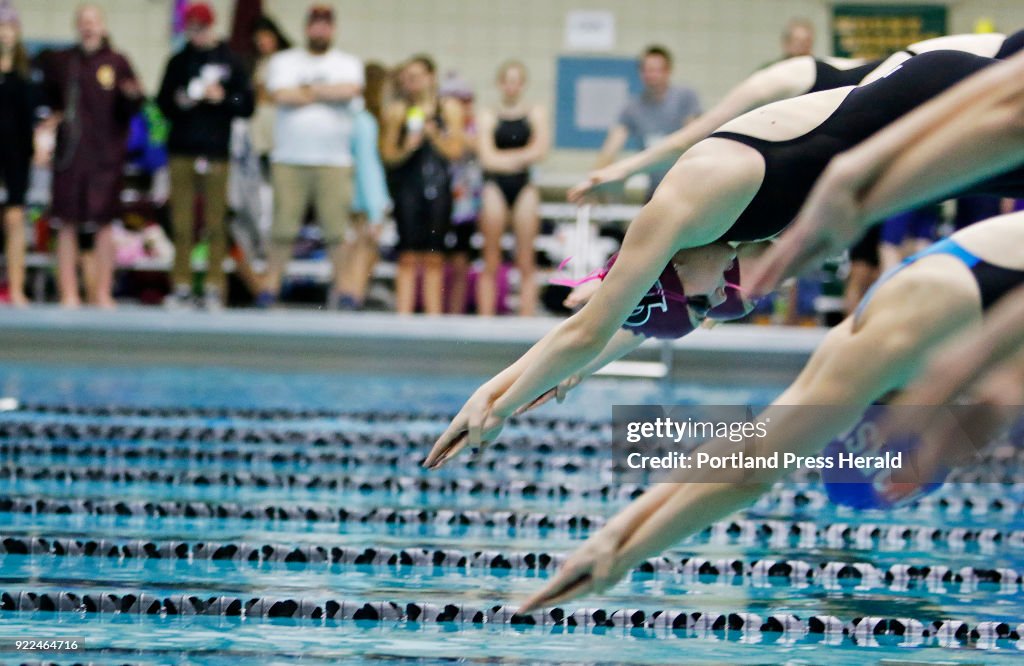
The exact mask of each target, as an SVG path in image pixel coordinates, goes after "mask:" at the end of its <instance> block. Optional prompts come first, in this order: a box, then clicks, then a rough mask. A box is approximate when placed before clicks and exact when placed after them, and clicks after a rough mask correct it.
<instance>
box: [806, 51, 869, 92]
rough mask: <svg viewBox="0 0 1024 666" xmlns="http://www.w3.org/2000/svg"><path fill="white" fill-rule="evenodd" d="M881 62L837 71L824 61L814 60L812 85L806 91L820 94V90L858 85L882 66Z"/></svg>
mask: <svg viewBox="0 0 1024 666" xmlns="http://www.w3.org/2000/svg"><path fill="white" fill-rule="evenodd" d="M882 62H883V61H882V60H872V61H871V62H866V63H864V64H863V65H858V66H856V67H851V68H850V69H839V68H838V67H833V66H832V65H830V64H828V63H827V62H825V61H824V60H818V59H817V58H815V59H814V67H815V74H814V85H813V86H811V89H810V90H808V91H807V92H808V93H813V92H820V91H822V90H834V89H836V88H845V87H846V86H856V85H860V82H861V81H863V80H864V78H865V77H866V76H867V75H868V74H870V73H871V72H873V71H875V70H876V69H877V68H878V66H879V65H881V64H882Z"/></svg>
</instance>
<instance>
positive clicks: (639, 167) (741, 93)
mask: <svg viewBox="0 0 1024 666" xmlns="http://www.w3.org/2000/svg"><path fill="white" fill-rule="evenodd" d="M813 84H814V59H813V58H810V57H808V56H804V57H799V58H790V59H789V60H784V61H783V62H780V63H777V64H775V65H772V66H771V67H767V68H765V69H763V70H761V71H759V72H756V73H755V74H752V75H751V76H750V77H749V78H747V79H746V80H745V81H743V82H742V83H740V84H739V85H738V86H736V87H735V88H733V89H732V90H731V91H729V93H727V94H726V96H725V97H724V98H723V99H722V101H720V102H719V103H718V104H716V105H715V106H714V107H712V108H711V109H709V110H708V111H707V112H705V113H704V114H702V115H700V116H697V117H696V118H694V119H693V120H692V121H690V122H689V123H687V124H686V125H685V126H684V127H682V128H681V129H678V130H676V131H675V132H673V133H672V134H670V135H668V136H667V137H665V138H664V139H662V140H661V141H659V142H658V143H656V144H655V145H653V146H650V147H649V148H647V149H646V150H643V151H641V152H639V153H637V154H635V155H631V156H630V157H627V158H624V159H621V160H619V161H617V162H615V163H611V161H612V157H614V153H612V154H611V156H609V157H607V158H605V157H604V156H605V155H606V154H607V151H605V150H602V153H601V154H602V159H600V160H598V167H599V168H598V170H597V171H594V172H592V173H591V174H590V175H589V177H588V178H587V180H585V181H583V182H582V183H580V184H579V185H576V186H575V187H574V188H572V189H571V190H569V193H568V198H569V200H570V201H578V200H579V199H580V198H581V197H582V196H583V195H584V194H586V193H587V192H589V191H590V190H591V189H593V188H594V187H596V186H598V185H603V184H605V183H613V182H617V181H620V180H624V179H626V178H628V177H629V176H631V175H633V174H635V173H643V172H645V171H648V170H650V169H653V168H654V167H656V166H658V165H660V164H663V163H664V162H666V161H669V160H674V159H677V158H678V157H679V156H680V155H681V154H683V153H684V152H686V151H687V150H689V149H690V148H692V147H693V146H695V145H696V144H697V143H698V142H700V141H702V140H703V139H706V138H707V137H708V136H709V135H710V134H711V133H712V132H714V131H715V130H717V129H718V128H719V127H721V126H722V125H724V124H725V123H727V122H729V121H730V120H732V119H733V118H736V117H737V116H740V115H743V114H744V113H746V112H747V111H750V110H751V109H756V108H757V107H759V106H764V105H765V104H769V103H771V102H777V101H779V100H782V99H788V98H790V97H795V96H797V95H801V94H803V93H805V92H807V90H809V89H810V87H811V86H812V85H813ZM611 136H612V135H611V133H609V137H611ZM624 136H625V135H623V137H624ZM619 149H621V146H619ZM614 152H618V149H616V150H615V151H614Z"/></svg>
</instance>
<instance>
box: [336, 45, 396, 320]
mask: <svg viewBox="0 0 1024 666" xmlns="http://www.w3.org/2000/svg"><path fill="white" fill-rule="evenodd" d="M364 75H365V79H366V86H365V89H364V91H363V99H364V102H365V106H366V108H365V109H364V110H362V111H357V112H356V114H355V118H354V126H353V132H352V157H353V159H354V160H355V166H356V173H355V193H354V197H353V204H352V209H353V216H352V227H351V229H350V231H349V233H348V234H347V235H346V238H345V243H344V247H343V250H342V251H343V252H344V253H345V267H344V269H343V272H342V276H341V281H340V282H339V283H338V290H337V294H335V297H336V299H337V305H338V309H339V310H361V309H362V308H363V305H364V304H365V302H366V293H367V291H368V290H369V286H370V279H371V277H373V267H374V266H375V265H376V264H377V258H378V254H379V246H378V243H379V240H380V225H381V223H382V222H383V221H384V216H385V215H386V213H387V211H388V209H389V208H390V207H391V198H390V197H389V196H388V186H387V176H386V174H385V172H384V165H383V164H382V163H381V159H380V121H381V113H382V109H383V104H384V100H385V99H386V97H387V95H388V94H389V92H388V88H389V87H390V82H391V74H390V72H388V70H387V68H385V67H384V66H383V65H381V64H380V63H376V62H368V63H366V68H365V70H364Z"/></svg>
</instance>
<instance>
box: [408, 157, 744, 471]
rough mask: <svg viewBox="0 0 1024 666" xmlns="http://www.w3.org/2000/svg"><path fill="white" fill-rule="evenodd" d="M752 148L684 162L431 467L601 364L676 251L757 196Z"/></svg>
mask: <svg viewBox="0 0 1024 666" xmlns="http://www.w3.org/2000/svg"><path fill="white" fill-rule="evenodd" d="M748 151H749V149H748V148H747V147H746V146H742V145H740V144H736V143H734V142H731V141H722V142H709V145H707V146H706V147H705V148H703V149H701V150H694V151H691V154H690V155H689V156H688V157H687V158H686V159H685V160H683V161H681V162H680V163H679V164H677V165H676V166H675V168H673V170H672V172H670V173H669V175H668V176H667V177H666V180H665V182H663V183H662V186H661V187H659V188H658V191H657V192H656V193H655V196H654V198H653V199H652V200H651V201H650V202H649V203H648V204H647V205H646V206H644V207H643V208H642V209H641V211H640V214H639V215H638V216H637V217H636V219H635V220H633V222H632V223H631V224H630V226H629V229H628V231H627V232H626V237H625V239H624V240H623V243H622V249H621V251H620V252H619V257H618V260H617V261H616V262H615V264H614V265H613V266H612V267H611V270H610V271H609V272H608V274H607V275H606V276H605V278H604V282H603V283H602V285H601V288H600V289H598V290H597V293H596V294H595V295H594V296H593V298H592V299H591V300H590V301H589V302H588V303H587V304H586V305H585V306H583V308H582V309H581V310H580V311H579V312H577V313H576V314H574V315H573V316H571V317H569V318H568V319H566V320H565V321H563V322H562V323H561V324H560V325H558V326H557V327H556V328H555V329H554V330H553V331H551V332H550V333H548V334H547V335H546V336H544V338H542V339H541V340H540V342H538V343H537V344H536V345H534V347H533V348H532V349H531V350H530V351H529V352H528V353H529V354H531V356H532V360H531V362H530V363H529V367H527V368H526V369H525V370H524V371H523V372H522V374H520V375H519V377H518V378H517V379H516V380H515V381H514V382H513V383H512V385H511V386H509V387H508V390H507V391H505V392H504V393H503V394H502V395H500V396H498V397H497V398H496V399H494V400H493V402H490V403H489V404H483V403H481V402H475V403H474V405H472V406H470V405H469V403H467V407H465V408H464V409H463V410H462V411H460V412H459V414H458V415H457V416H456V418H455V419H454V420H453V421H452V423H451V424H450V425H449V427H448V429H447V430H445V432H444V433H443V434H442V435H441V437H440V438H439V439H438V441H437V442H436V443H435V444H434V448H433V449H432V450H431V452H430V455H429V456H427V460H426V461H425V463H424V464H425V465H427V466H435V465H437V464H439V463H441V462H443V461H444V460H445V459H447V458H450V457H451V455H453V454H454V453H455V452H457V451H458V450H459V449H461V448H463V447H465V446H466V445H467V444H468V445H470V446H479V445H481V444H482V443H483V442H486V441H490V440H493V438H494V437H496V436H497V435H498V434H499V433H500V432H501V427H502V425H503V423H504V421H505V419H506V418H508V417H509V416H510V415H512V414H513V413H514V412H515V411H516V410H518V409H519V408H520V407H522V406H523V405H526V404H528V403H530V402H532V401H533V400H534V399H536V398H537V396H539V395H541V394H543V393H545V392H547V391H548V390H550V389H551V388H552V387H553V386H558V384H559V383H560V382H562V381H563V380H565V379H567V378H568V377H571V376H572V375H573V374H575V373H577V372H579V371H580V370H581V369H582V368H585V367H586V366H587V364H589V363H591V362H592V361H594V360H595V359H596V358H597V357H598V355H599V354H600V353H601V352H602V350H604V349H605V347H606V345H607V344H608V341H609V340H610V339H611V337H612V336H613V335H614V334H615V332H616V331H617V330H618V329H619V327H620V326H622V324H623V322H625V320H626V318H627V317H628V316H629V315H630V313H632V311H633V309H634V308H635V306H636V304H637V303H639V302H640V300H641V298H643V296H644V294H646V293H647V291H648V290H649V289H650V288H651V286H652V285H653V284H654V283H655V281H656V280H657V278H658V276H659V275H660V274H661V271H662V270H664V268H665V266H666V265H667V264H668V263H669V261H670V260H671V258H672V256H673V255H674V254H675V253H676V251H677V250H678V249H680V248H683V247H699V246H701V245H706V244H708V243H710V242H712V241H714V240H716V239H717V238H719V237H720V236H721V235H722V233H724V232H725V230H727V229H728V228H729V226H730V225H731V224H732V223H733V222H734V221H735V220H736V217H737V216H738V215H739V213H740V212H741V211H742V210H743V208H744V207H745V206H746V205H747V202H749V201H750V198H751V197H753V195H754V193H755V192H756V190H757V188H758V186H759V185H760V183H761V180H762V179H763V175H764V163H763V162H762V161H761V160H760V159H757V156H756V154H755V155H753V156H751V154H750V152H748ZM751 157H752V158H751ZM747 158H751V159H747ZM691 170H693V171H691ZM694 173H699V174H701V178H699V179H697V178H694V177H693V174H694ZM474 395H475V394H474Z"/></svg>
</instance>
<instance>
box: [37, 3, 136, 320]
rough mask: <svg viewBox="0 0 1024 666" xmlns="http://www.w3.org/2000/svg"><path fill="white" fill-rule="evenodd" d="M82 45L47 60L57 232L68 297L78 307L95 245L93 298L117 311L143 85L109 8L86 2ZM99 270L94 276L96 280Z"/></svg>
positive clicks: (79, 16)
mask: <svg viewBox="0 0 1024 666" xmlns="http://www.w3.org/2000/svg"><path fill="white" fill-rule="evenodd" d="M75 27H76V29H77V31H78V44H77V45H76V46H73V47H71V48H69V49H66V50H64V51H60V52H57V53H55V54H53V55H52V57H50V58H49V59H48V60H47V62H46V63H45V64H44V84H43V85H44V90H45V95H46V99H47V103H48V106H49V107H50V109H51V110H52V111H53V112H54V113H55V114H56V118H57V120H58V121H59V126H58V130H57V147H56V150H55V152H54V159H53V201H52V211H51V213H52V219H53V221H54V223H55V224H56V225H57V227H58V228H59V231H58V234H57V273H58V283H59V291H60V301H61V304H62V305H63V306H65V307H78V306H79V305H80V303H81V301H80V298H79V293H78V275H77V272H76V271H77V263H78V252H79V247H80V244H81V247H82V249H83V250H86V249H89V248H95V251H94V252H93V255H94V257H93V262H92V270H89V266H88V265H86V271H85V273H86V278H87V280H86V282H87V287H88V292H89V293H88V299H89V302H90V303H91V304H93V305H97V306H99V307H104V308H113V307H114V305H115V303H114V298H113V295H112V290H113V278H114V236H113V229H112V228H111V227H110V223H111V222H112V221H113V220H114V218H115V217H117V216H118V215H119V214H120V208H121V179H122V175H123V171H124V163H125V153H126V145H127V139H128V128H129V124H130V122H131V118H132V116H134V115H135V113H136V112H137V111H138V109H139V106H140V104H141V102H142V89H141V87H140V86H139V82H138V80H137V79H136V77H135V72H134V71H133V70H132V66H131V64H130V63H129V62H128V59H127V58H125V57H124V56H123V55H121V54H120V53H118V52H116V51H114V50H113V49H112V48H111V47H110V42H109V40H108V38H107V28H106V22H105V20H104V17H103V12H102V11H101V10H100V9H99V7H97V6H96V5H91V4H86V5H82V6H81V7H79V8H78V11H77V12H76V13H75ZM90 274H91V279H89V278H90Z"/></svg>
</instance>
